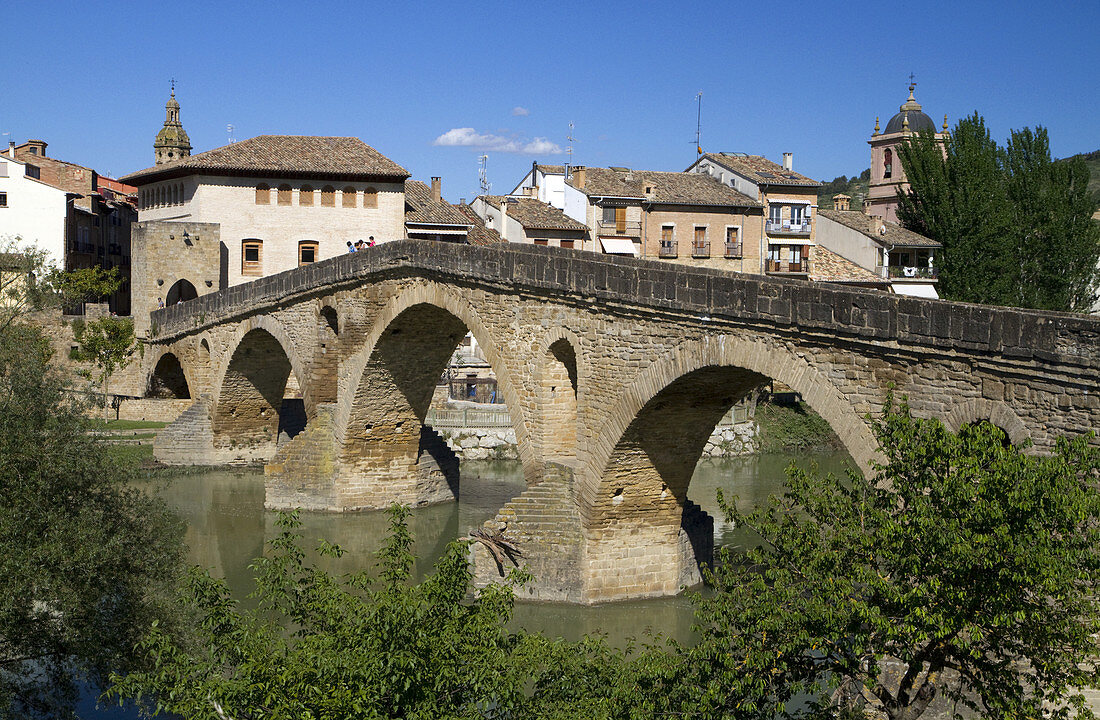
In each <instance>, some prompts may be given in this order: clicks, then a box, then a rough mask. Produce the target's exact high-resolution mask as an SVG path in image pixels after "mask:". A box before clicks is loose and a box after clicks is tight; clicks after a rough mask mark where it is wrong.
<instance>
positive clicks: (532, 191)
mask: <svg viewBox="0 0 1100 720" xmlns="http://www.w3.org/2000/svg"><path fill="white" fill-rule="evenodd" d="M523 194H524V195H525V196H526V197H532V198H533V197H538V188H536V187H525V188H523Z"/></svg>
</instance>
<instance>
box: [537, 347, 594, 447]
mask: <svg viewBox="0 0 1100 720" xmlns="http://www.w3.org/2000/svg"><path fill="white" fill-rule="evenodd" d="M580 347H581V345H580V342H579V340H578V339H577V336H576V334H575V333H573V332H572V331H571V330H568V329H566V328H564V327H560V326H559V327H556V328H553V329H552V330H551V331H550V332H548V333H547V334H546V336H545V337H544V338H542V340H541V342H540V343H539V345H538V349H537V350H536V351H535V352H534V353H532V356H531V359H530V361H529V362H531V363H532V364H533V365H534V367H533V372H532V373H531V374H532V376H533V377H534V380H535V388H534V391H535V394H536V397H537V399H536V402H537V403H538V406H539V408H540V410H539V413H538V415H537V416H535V417H532V418H531V424H532V434H533V435H534V436H535V437H534V440H535V443H536V444H537V445H538V451H539V455H540V456H541V457H543V458H544V459H546V460H553V461H557V462H565V463H567V464H572V462H573V460H575V458H576V457H577V454H578V450H579V448H578V444H579V441H580V440H581V439H582V435H583V433H581V432H580V431H579V425H578V421H579V419H580V416H579V408H580V406H581V405H582V404H581V403H580V402H579V400H580V398H581V397H583V396H584V390H583V386H582V384H581V383H582V372H583V368H584V363H583V351H581V350H580V349H579V348H580Z"/></svg>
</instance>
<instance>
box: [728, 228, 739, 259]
mask: <svg viewBox="0 0 1100 720" xmlns="http://www.w3.org/2000/svg"><path fill="white" fill-rule="evenodd" d="M726 257H728V258H739V257H741V228H738V227H727V228H726Z"/></svg>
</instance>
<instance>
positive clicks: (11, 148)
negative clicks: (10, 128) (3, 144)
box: [8, 140, 15, 160]
mask: <svg viewBox="0 0 1100 720" xmlns="http://www.w3.org/2000/svg"><path fill="white" fill-rule="evenodd" d="M8 157H10V158H11V159H12V160H14V159H15V141H14V140H8Z"/></svg>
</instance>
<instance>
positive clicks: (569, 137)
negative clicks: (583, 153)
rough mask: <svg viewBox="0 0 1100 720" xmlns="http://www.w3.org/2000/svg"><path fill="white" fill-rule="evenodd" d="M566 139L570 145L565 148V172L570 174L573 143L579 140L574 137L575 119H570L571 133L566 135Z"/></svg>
mask: <svg viewBox="0 0 1100 720" xmlns="http://www.w3.org/2000/svg"><path fill="white" fill-rule="evenodd" d="M565 139H566V140H568V141H569V145H568V147H566V148H565V167H566V171H565V174H566V175H568V174H569V169H568V168H569V167H570V166H571V165H572V164H573V143H575V142H576V141H577V138H575V137H573V121H572V120H570V121H569V133H568V134H567V135H566V136H565Z"/></svg>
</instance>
